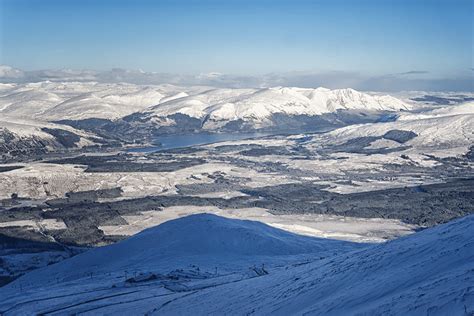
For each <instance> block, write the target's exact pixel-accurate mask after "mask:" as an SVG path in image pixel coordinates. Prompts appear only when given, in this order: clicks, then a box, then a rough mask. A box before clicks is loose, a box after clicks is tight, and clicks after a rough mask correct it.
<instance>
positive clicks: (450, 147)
mask: <svg viewBox="0 0 474 316" xmlns="http://www.w3.org/2000/svg"><path fill="white" fill-rule="evenodd" d="M313 141H314V143H315V146H321V143H325V144H328V145H330V146H345V147H346V148H351V147H354V146H355V145H360V146H363V147H364V148H366V149H373V150H375V149H379V150H381V149H390V148H400V149H401V147H403V148H404V150H408V149H410V148H412V151H416V152H419V153H421V152H429V153H430V154H433V153H434V152H435V151H446V154H448V155H449V154H451V155H457V154H464V153H466V152H467V151H468V150H469V148H470V147H471V146H473V144H474V103H473V102H470V103H465V104H460V105H451V106H449V107H444V108H440V109H436V110H431V111H426V112H422V113H403V114H401V115H400V117H399V118H398V119H397V120H396V121H393V122H384V123H369V124H359V125H351V126H347V127H344V128H339V129H336V130H334V131H332V132H329V133H326V134H322V135H319V136H316V137H314V139H313ZM309 143H311V142H309ZM356 143H357V144H356ZM427 149H429V151H427ZM454 149H457V150H454Z"/></svg>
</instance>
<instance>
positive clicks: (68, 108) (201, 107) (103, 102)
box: [0, 70, 472, 160]
mask: <svg viewBox="0 0 474 316" xmlns="http://www.w3.org/2000/svg"><path fill="white" fill-rule="evenodd" d="M12 71H13V70H10V72H12ZM13 73H16V72H14V71H13ZM462 114H467V116H466V117H465V118H463V120H467V123H466V122H465V123H459V124H461V125H459V126H458V127H459V128H461V127H460V126H464V125H466V124H467V126H468V127H469V126H470V125H469V124H471V123H472V122H471V121H472V104H471V103H467V105H466V104H465V105H459V106H450V107H449V108H443V109H438V110H434V111H431V112H430V111H426V109H424V110H423V109H421V110H419V104H416V103H415V102H412V103H410V102H406V101H402V100H400V99H397V98H395V97H393V96H389V95H378V94H375V93H362V92H358V91H356V90H353V89H336V90H330V89H325V88H317V89H303V88H294V87H291V88H290V87H274V88H265V89H225V88H211V87H202V86H192V87H179V86H174V85H169V84H164V85H157V86H152V85H145V86H141V85H134V84H127V83H114V84H108V83H97V82H50V81H45V82H38V83H25V84H17V83H8V84H0V147H1V148H2V149H3V150H2V159H3V160H8V157H13V156H16V157H18V155H20V154H21V153H28V152H29V153H44V152H50V151H56V150H68V149H77V148H87V147H91V146H94V147H96V146H116V145H120V144H124V143H128V144H130V143H134V144H136V143H142V144H143V143H149V142H156V141H158V142H159V137H160V136H162V135H169V134H188V133H216V132H253V131H258V132H260V131H263V132H269V133H301V132H318V131H327V130H332V129H336V128H340V127H345V126H349V125H354V124H361V123H374V122H387V121H395V120H397V123H394V126H395V125H396V126H398V125H400V126H402V125H407V124H411V127H410V129H409V130H411V129H416V128H415V127H414V126H416V125H417V124H418V123H413V121H414V120H420V119H426V118H432V119H433V120H432V121H430V124H431V125H432V126H438V123H439V124H441V125H440V129H439V130H446V129H445V126H448V125H446V124H445V123H442V121H443V122H444V121H446V120H450V119H442V120H440V121H439V120H437V118H441V117H446V116H453V115H462ZM407 120H408V121H411V122H412V123H403V122H402V121H407ZM438 121H439V122H438ZM437 122H438V123H437ZM463 124H464V125H463ZM422 125H423V124H422ZM384 126H385V127H387V126H388V125H384ZM449 126H451V125H449ZM377 128H378V127H377ZM394 128H396V127H394ZM427 128H429V126H427ZM452 130H454V131H456V128H453V129H452ZM433 133H434V134H436V133H437V131H433ZM445 135H446V136H445V138H446V141H447V142H449V141H450V139H451V136H453V135H452V133H450V131H447V133H445ZM463 135H464V134H463ZM453 137H454V136H453Z"/></svg>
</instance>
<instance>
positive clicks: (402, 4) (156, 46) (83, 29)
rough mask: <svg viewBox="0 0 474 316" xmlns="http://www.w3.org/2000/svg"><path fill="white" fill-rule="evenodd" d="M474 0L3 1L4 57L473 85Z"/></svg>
mask: <svg viewBox="0 0 474 316" xmlns="http://www.w3.org/2000/svg"><path fill="white" fill-rule="evenodd" d="M473 2H474V1H472V0H444V1H443V0H332V1H331V0H327V1H318V0H313V1H307V0H306V1H304V0H293V1H290V0H288V1H282V0H272V1H270V0H267V1H265V0H254V1H249V0H221V1H217V0H199V1H197V0H196V1H194V0H187V1H185V0H174V1H172V0H168V1H160V0H157V1H151V0H135V1H132V0H127V1H125V0H80V1H79V0H62V1H60V0H0V64H4V65H9V66H12V67H15V68H20V69H22V70H38V69H61V68H71V69H94V70H99V71H105V70H108V69H111V68H125V69H142V70H144V71H147V72H159V73H173V74H181V75H192V74H195V75H196V74H208V73H222V74H232V75H234V76H240V77H242V76H243V77H244V78H245V76H253V77H255V76H263V75H268V74H278V76H280V77H284V78H297V79H292V82H295V83H299V85H312V84H313V83H316V82H315V79H314V77H315V76H316V77H317V78H318V80H319V81H322V82H323V83H324V78H327V81H328V82H335V85H336V86H337V85H338V84H337V81H338V80H340V81H341V83H340V85H348V84H356V85H357V84H360V82H361V81H363V82H364V83H365V85H368V88H370V84H369V83H370V82H371V81H372V82H373V84H374V87H375V86H377V84H376V83H377V82H379V81H380V80H382V81H383V82H384V85H387V84H388V85H390V84H392V82H393V84H396V82H398V85H400V83H404V84H402V85H401V86H400V88H402V86H403V87H404V86H409V85H410V84H414V85H415V88H416V86H417V85H418V86H419V87H427V88H430V84H432V87H433V88H443V85H445V86H446V89H448V88H451V89H452V88H456V87H458V88H459V90H471V89H474V87H473V82H472V81H473V72H474V71H473V67H474V66H473V50H474V49H473V47H474V39H473V28H474V27H473V23H474V22H473ZM319 81H318V83H319ZM353 81H355V82H356V83H353ZM395 81H396V82H395ZM283 82H285V81H284V80H283ZM331 84H332V83H331ZM331 84H330V85H331ZM378 85H379V86H380V83H378ZM461 88H462V89H461Z"/></svg>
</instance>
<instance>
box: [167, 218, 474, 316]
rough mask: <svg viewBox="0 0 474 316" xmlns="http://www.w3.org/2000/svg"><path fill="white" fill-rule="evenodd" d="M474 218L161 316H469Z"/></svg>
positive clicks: (236, 287)
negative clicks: (179, 315)
mask: <svg viewBox="0 0 474 316" xmlns="http://www.w3.org/2000/svg"><path fill="white" fill-rule="evenodd" d="M473 284H474V216H468V217H465V218H462V219H459V220H456V221H453V222H451V223H448V224H445V225H440V226H438V227H435V228H432V229H427V230H425V231H422V232H419V233H416V234H414V235H411V236H408V237H402V238H400V239H398V240H395V241H391V242H387V243H385V244H381V245H377V246H373V247H369V248H365V249H362V250H359V251H356V252H354V253H351V254H344V255H340V256H337V257H335V258H329V259H327V260H325V261H323V262H316V263H311V264H308V265H304V266H301V267H297V268H294V269H291V270H288V271H282V272H280V273H275V275H267V276H264V277H261V278H256V279H252V280H247V281H245V282H241V283H239V284H229V285H226V286H222V287H220V288H216V289H208V290H205V291H202V292H200V293H198V294H195V295H190V296H188V297H186V298H183V299H181V300H180V301H179V303H176V304H169V305H167V306H166V307H165V308H164V309H163V310H162V311H161V313H186V312H187V313H190V312H191V311H192V312H194V313H197V314H207V313H220V314H222V313H229V314H232V313H238V314H246V313H250V312H255V313H257V314H270V313H272V314H273V313H275V314H280V315H288V314H306V313H309V314H318V315H347V314H351V315H358V314H364V315H366V314H369V315H392V314H395V315H407V314H417V315H426V314H429V315H465V314H466V315H471V314H472V313H473V312H474V287H473V286H472V285H473Z"/></svg>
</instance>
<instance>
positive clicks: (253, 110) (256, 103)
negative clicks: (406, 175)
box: [145, 87, 410, 121]
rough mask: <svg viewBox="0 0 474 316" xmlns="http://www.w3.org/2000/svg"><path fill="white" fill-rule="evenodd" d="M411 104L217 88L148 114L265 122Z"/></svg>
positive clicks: (325, 92) (339, 94) (347, 94)
mask: <svg viewBox="0 0 474 316" xmlns="http://www.w3.org/2000/svg"><path fill="white" fill-rule="evenodd" d="M408 109H410V105H408V104H406V103H404V102H402V101H400V100H398V99H396V98H393V97H390V96H372V95H369V94H365V93H361V92H358V91H355V90H353V89H338V90H329V89H324V88H317V89H301V88H287V87H276V88H265V89H215V90H210V91H205V92H203V93H200V94H197V95H191V96H187V97H184V98H179V99H175V100H172V101H168V102H164V103H161V104H159V105H157V106H154V107H151V108H149V109H146V110H145V112H146V113H147V114H148V116H159V117H161V116H169V115H173V114H176V113H181V114H186V115H188V116H191V117H194V118H203V117H208V118H210V119H212V120H215V121H233V120H239V119H241V120H244V121H265V120H268V119H269V118H270V117H271V116H272V115H274V114H286V115H309V116H314V115H321V114H324V113H331V112H335V111H337V110H361V111H398V110H408Z"/></svg>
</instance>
